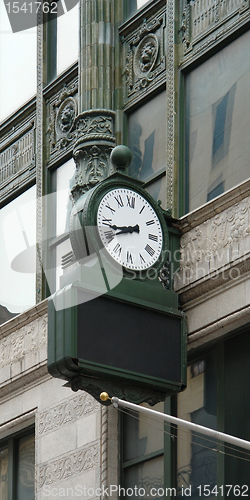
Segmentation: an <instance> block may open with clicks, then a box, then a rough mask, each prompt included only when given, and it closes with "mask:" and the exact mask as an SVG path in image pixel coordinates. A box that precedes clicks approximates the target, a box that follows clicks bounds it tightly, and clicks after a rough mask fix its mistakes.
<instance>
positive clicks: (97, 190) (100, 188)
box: [76, 172, 169, 279]
mask: <svg viewBox="0 0 250 500" xmlns="http://www.w3.org/2000/svg"><path fill="white" fill-rule="evenodd" d="M124 188H125V189H130V190H132V191H134V192H136V193H138V194H139V195H140V196H142V197H143V198H144V199H145V200H146V201H147V202H148V203H149V205H151V207H152V208H153V210H154V211H155V213H156V215H157V217H158V219H159V223H160V226H161V230H162V250H161V253H160V256H159V258H158V259H157V260H156V262H155V263H154V264H153V265H152V266H149V267H148V268H146V269H140V270H136V269H133V270H132V269H129V268H127V267H126V266H122V265H121V264H119V263H118V262H117V261H116V260H115V259H114V258H113V257H112V255H111V254H110V253H109V252H108V251H107V249H106V248H105V246H104V245H103V242H102V240H101V237H100V235H99V230H98V224H97V213H98V208H99V205H100V203H101V201H102V199H103V197H104V196H105V195H106V194H107V193H109V192H110V191H112V190H114V189H124ZM79 201H80V200H79ZM79 215H80V214H79ZM80 223H81V225H82V228H83V231H84V239H85V241H87V242H88V252H89V254H91V253H94V252H96V253H98V254H99V253H100V251H101V250H102V255H101V257H102V258H104V259H105V262H106V263H107V264H108V265H109V266H111V268H112V270H113V271H115V270H116V269H117V266H120V267H122V269H123V272H124V275H127V276H130V277H131V274H133V276H134V277H139V278H142V279H147V278H148V279H153V277H154V278H155V277H156V276H155V275H156V272H157V273H158V272H159V270H160V268H161V267H162V266H163V263H164V253H165V252H166V251H168V250H169V234H168V228H167V224H166V221H165V218H164V215H163V211H162V209H161V207H160V206H159V203H158V202H157V201H155V200H154V199H153V198H152V196H151V195H150V194H149V193H148V192H147V191H146V190H145V188H143V183H142V182H141V181H138V180H136V179H131V178H129V177H128V176H126V175H125V174H122V173H120V172H116V173H115V174H113V175H112V176H110V177H108V178H107V179H105V180H104V181H103V182H101V183H100V184H98V185H97V186H95V187H94V188H92V189H91V190H90V191H89V192H88V193H86V194H85V195H84V203H83V206H82V209H81V216H80ZM76 257H77V255H76ZM152 270H154V271H153V274H152ZM150 271H151V275H150Z"/></svg>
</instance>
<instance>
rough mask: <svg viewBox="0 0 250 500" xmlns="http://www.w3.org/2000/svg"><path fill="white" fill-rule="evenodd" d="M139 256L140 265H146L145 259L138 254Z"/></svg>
mask: <svg viewBox="0 0 250 500" xmlns="http://www.w3.org/2000/svg"><path fill="white" fill-rule="evenodd" d="M139 256H140V261H141V263H142V264H145V263H146V261H145V259H144V258H143V256H142V255H141V254H140V253H139Z"/></svg>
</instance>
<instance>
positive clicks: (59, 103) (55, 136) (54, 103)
mask: <svg viewBox="0 0 250 500" xmlns="http://www.w3.org/2000/svg"><path fill="white" fill-rule="evenodd" d="M77 89H78V85H77V80H74V81H73V82H72V83H70V84H68V85H64V87H63V88H62V90H61V91H60V92H59V93H58V94H56V95H55V96H53V98H52V99H51V100H49V101H47V102H48V103H49V106H48V109H49V117H48V127H47V134H48V140H49V153H50V161H54V160H55V157H57V156H60V155H61V154H64V153H65V149H67V148H70V147H72V145H73V143H74V141H75V140H76V139H77V134H78V132H77V131H76V130H75V118H76V116H77V96H76V94H77Z"/></svg>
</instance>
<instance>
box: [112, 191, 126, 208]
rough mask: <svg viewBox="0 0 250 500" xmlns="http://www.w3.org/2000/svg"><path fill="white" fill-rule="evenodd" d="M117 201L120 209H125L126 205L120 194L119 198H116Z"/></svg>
mask: <svg viewBox="0 0 250 500" xmlns="http://www.w3.org/2000/svg"><path fill="white" fill-rule="evenodd" d="M114 198H115V200H116V201H117V203H118V207H124V204H123V201H122V197H121V195H120V194H118V196H114Z"/></svg>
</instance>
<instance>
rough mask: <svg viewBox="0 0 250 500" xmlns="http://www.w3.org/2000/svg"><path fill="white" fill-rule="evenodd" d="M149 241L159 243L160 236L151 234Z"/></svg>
mask: <svg viewBox="0 0 250 500" xmlns="http://www.w3.org/2000/svg"><path fill="white" fill-rule="evenodd" d="M148 239H149V240H152V241H158V236H156V235H155V234H149V235H148Z"/></svg>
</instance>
